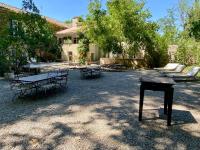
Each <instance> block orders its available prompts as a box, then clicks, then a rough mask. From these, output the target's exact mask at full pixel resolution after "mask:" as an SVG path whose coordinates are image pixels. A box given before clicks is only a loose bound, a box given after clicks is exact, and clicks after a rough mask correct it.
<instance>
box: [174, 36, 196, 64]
mask: <svg viewBox="0 0 200 150" xmlns="http://www.w3.org/2000/svg"><path fill="white" fill-rule="evenodd" d="M175 59H176V61H177V62H179V63H181V64H185V65H193V64H197V65H200V42H197V41H195V40H194V39H192V38H189V39H181V40H180V41H179V43H178V50H177V52H176V55H175Z"/></svg>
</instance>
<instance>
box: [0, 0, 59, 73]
mask: <svg viewBox="0 0 200 150" xmlns="http://www.w3.org/2000/svg"><path fill="white" fill-rule="evenodd" d="M26 2H28V1H26ZM30 2H31V4H30V5H29V6H28V3H26V6H24V7H25V8H24V9H25V10H27V9H29V11H31V12H34V13H30V12H23V13H17V14H16V13H15V12H11V11H8V10H6V11H7V12H6V13H0V15H1V16H0V17H1V18H2V19H3V23H4V24H1V25H0V35H1V36H0V58H2V59H0V67H1V68H0V70H1V74H3V73H4V72H5V71H6V70H7V71H9V69H13V70H14V71H18V70H19V67H20V66H21V65H23V64H25V63H26V62H27V60H28V59H29V58H31V57H34V58H38V59H40V60H47V59H46V58H43V57H44V55H43V56H41V55H38V53H41V52H45V53H53V54H54V56H53V57H51V58H52V59H53V60H55V59H56V58H57V57H59V55H60V50H61V49H60V46H59V44H58V41H57V38H56V37H55V36H54V31H53V29H52V28H51V26H50V25H49V23H48V22H47V21H46V19H45V18H43V17H41V16H40V15H39V14H38V11H37V10H36V8H35V7H36V6H35V5H34V6H32V5H33V4H34V3H33V2H32V1H30ZM11 21H12V22H11ZM9 24H10V26H9ZM8 68H9V69H8Z"/></svg>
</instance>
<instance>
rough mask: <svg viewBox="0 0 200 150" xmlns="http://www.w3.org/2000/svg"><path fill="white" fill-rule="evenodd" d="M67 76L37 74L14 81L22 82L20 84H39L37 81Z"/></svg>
mask: <svg viewBox="0 0 200 150" xmlns="http://www.w3.org/2000/svg"><path fill="white" fill-rule="evenodd" d="M64 75H67V73H55V72H53V73H44V74H39V75H33V76H27V77H22V78H19V79H15V81H22V82H39V81H44V80H48V79H51V78H55V77H60V76H64Z"/></svg>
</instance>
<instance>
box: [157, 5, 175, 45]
mask: <svg viewBox="0 0 200 150" xmlns="http://www.w3.org/2000/svg"><path fill="white" fill-rule="evenodd" d="M174 12H175V10H174V9H169V10H168V14H167V16H165V17H164V18H161V19H160V20H159V21H158V24H159V26H160V32H161V35H162V36H163V38H165V39H166V42H167V43H168V44H169V45H170V44H175V43H176V42H177V38H178V29H177V23H176V20H177V18H176V17H175V14H174Z"/></svg>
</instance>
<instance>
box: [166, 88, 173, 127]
mask: <svg viewBox="0 0 200 150" xmlns="http://www.w3.org/2000/svg"><path fill="white" fill-rule="evenodd" d="M168 93H169V99H168V114H167V125H168V126H171V117H172V104H173V93H174V88H170V89H169V91H168Z"/></svg>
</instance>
